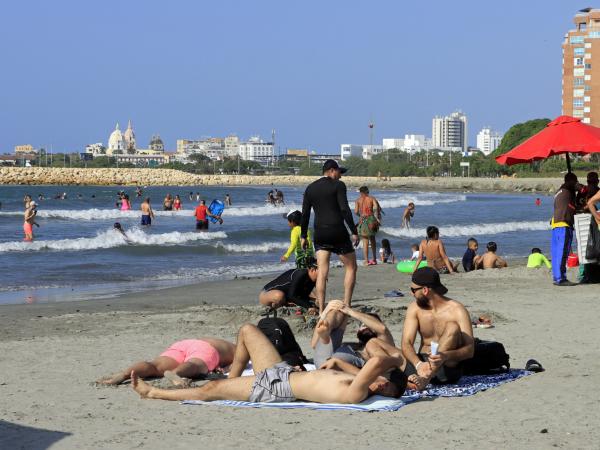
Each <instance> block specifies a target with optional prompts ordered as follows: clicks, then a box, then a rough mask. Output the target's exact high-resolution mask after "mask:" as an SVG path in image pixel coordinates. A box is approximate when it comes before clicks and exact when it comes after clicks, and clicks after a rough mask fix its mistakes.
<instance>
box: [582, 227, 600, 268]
mask: <svg viewBox="0 0 600 450" xmlns="http://www.w3.org/2000/svg"><path fill="white" fill-rule="evenodd" d="M585 259H590V260H593V259H600V229H599V228H598V223H597V222H596V219H594V217H593V216H592V220H591V221H590V233H589V234H588V241H587V245H586V247H585Z"/></svg>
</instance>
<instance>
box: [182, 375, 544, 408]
mask: <svg viewBox="0 0 600 450" xmlns="http://www.w3.org/2000/svg"><path fill="white" fill-rule="evenodd" d="M532 373H533V372H528V371H526V370H519V369H513V370H511V371H510V372H507V373H503V374H498V375H476V376H466V377H462V378H461V379H460V382H459V383H457V384H449V385H445V386H433V385H429V386H428V388H427V389H426V390H424V391H422V392H416V391H410V390H409V391H407V392H406V394H405V395H403V396H402V397H401V398H399V399H395V398H389V397H382V396H378V395H376V396H373V397H370V398H368V399H367V400H365V401H364V402H362V403H357V404H340V403H312V402H288V403H252V402H240V401H234V400H217V401H213V402H204V401H201V400H185V401H183V402H181V403H183V404H184V405H212V406H235V407H239V408H283V409H299V408H308V409H315V410H346V411H366V412H374V411H397V410H399V409H400V408H402V407H403V406H405V405H408V404H409V403H413V402H415V401H418V400H419V399H421V398H425V397H466V396H470V395H474V394H476V393H477V392H481V391H485V390H487V389H492V388H495V387H497V386H500V385H502V384H505V383H510V382H511V381H515V380H518V379H519V378H522V377H525V376H528V375H532Z"/></svg>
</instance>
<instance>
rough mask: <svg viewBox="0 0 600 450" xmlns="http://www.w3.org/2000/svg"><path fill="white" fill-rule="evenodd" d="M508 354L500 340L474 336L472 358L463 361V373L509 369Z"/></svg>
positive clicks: (472, 373) (477, 373) (474, 373)
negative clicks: (495, 340) (484, 339)
mask: <svg viewBox="0 0 600 450" xmlns="http://www.w3.org/2000/svg"><path fill="white" fill-rule="evenodd" d="M509 358H510V357H509V355H508V353H506V350H505V349H504V345H502V344H501V343H500V342H494V341H482V340H480V339H477V338H475V353H474V354H473V358H471V359H467V360H465V361H464V362H463V368H464V374H465V375H490V374H494V373H502V372H508V371H509V370H510V362H509Z"/></svg>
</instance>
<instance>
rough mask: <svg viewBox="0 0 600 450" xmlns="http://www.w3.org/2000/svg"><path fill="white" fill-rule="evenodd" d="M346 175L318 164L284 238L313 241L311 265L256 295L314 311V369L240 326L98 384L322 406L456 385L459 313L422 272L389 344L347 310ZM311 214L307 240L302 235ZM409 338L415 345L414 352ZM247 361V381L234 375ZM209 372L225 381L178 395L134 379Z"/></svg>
mask: <svg viewBox="0 0 600 450" xmlns="http://www.w3.org/2000/svg"><path fill="white" fill-rule="evenodd" d="M345 171H346V169H345V168H343V167H340V166H339V165H338V163H337V162H336V161H334V160H328V161H326V162H325V164H324V165H323V175H324V176H323V177H322V178H320V179H318V180H316V181H315V182H313V183H311V184H310V185H309V186H308V187H307V189H306V191H305V193H304V200H303V205H302V212H301V213H300V217H298V215H297V214H295V213H296V211H293V212H290V214H288V215H287V216H286V218H287V219H288V223H289V225H290V227H291V228H292V234H293V235H295V234H297V233H295V232H294V229H295V228H296V227H299V228H300V230H299V235H300V237H299V239H300V247H301V249H303V250H306V249H308V247H309V244H310V241H311V239H310V238H312V243H313V244H314V250H315V254H316V259H315V258H312V257H307V258H306V259H305V262H304V265H305V266H306V267H303V268H301V267H296V268H295V269H291V270H290V271H286V272H285V273H284V274H282V275H280V276H279V277H277V278H276V279H275V280H273V281H272V282H270V283H268V284H267V285H265V287H264V289H263V290H262V291H261V292H260V293H259V302H260V304H262V305H265V306H268V307H269V308H270V310H276V309H277V308H279V307H282V306H285V305H290V304H294V305H297V306H303V307H307V308H314V312H315V313H316V314H318V321H317V323H316V327H315V330H314V333H313V337H312V340H311V347H312V349H313V353H314V362H315V365H316V370H310V371H306V368H305V367H304V366H303V364H301V363H299V362H298V359H297V358H290V357H288V354H283V355H282V354H280V352H279V351H278V347H276V346H275V345H274V344H273V341H272V340H271V339H269V337H267V335H266V334H265V333H263V331H261V329H260V328H259V327H257V326H256V325H253V324H250V323H248V324H245V325H243V326H242V327H241V328H240V329H239V331H238V334H237V341H236V343H235V344H234V343H231V342H227V341H225V340H223V339H220V338H215V337H205V338H200V339H188V340H184V341H179V342H176V343H174V344H173V345H171V346H170V347H169V348H168V349H167V350H166V351H165V352H163V353H162V354H161V355H160V356H158V357H157V358H155V359H154V360H152V361H141V362H138V363H135V364H133V365H132V366H130V367H128V368H126V369H125V370H123V371H121V372H118V373H116V374H114V375H111V376H109V377H105V378H102V379H100V380H98V382H99V383H104V384H119V383H122V382H123V381H125V380H126V379H129V378H131V382H132V383H131V384H132V387H133V389H134V390H135V391H136V392H137V393H138V394H139V395H140V396H142V397H144V398H154V399H163V400H205V401H211V400H239V401H251V402H290V401H294V400H296V399H298V400H306V401H312V402H321V403H359V402H361V401H363V400H365V399H366V398H368V397H370V396H372V395H383V396H388V397H400V396H401V395H402V394H403V393H404V392H405V390H406V389H407V387H408V388H412V389H417V390H422V389H424V388H425V387H426V386H427V384H429V383H430V382H431V383H440V384H445V383H453V382H456V381H457V380H458V379H459V378H460V377H461V376H462V374H463V364H464V362H465V361H466V360H468V359H470V358H471V357H472V356H473V354H474V348H475V342H474V339H473V331H472V324H471V320H470V317H469V314H468V312H467V310H466V309H465V307H464V306H463V305H462V304H461V303H460V302H458V301H455V300H452V299H450V298H448V297H446V293H447V291H448V289H447V288H446V287H445V286H444V285H443V284H442V283H441V280H440V275H439V273H438V271H436V270H434V269H433V268H431V267H424V268H421V269H418V270H416V271H415V272H414V273H413V275H412V279H411V285H410V290H411V292H412V295H413V297H414V301H413V302H412V303H411V304H410V305H409V307H408V310H407V313H406V319H405V321H404V328H403V331H402V337H401V340H400V341H399V342H398V343H397V341H396V340H395V339H394V337H393V335H392V333H391V332H390V330H389V329H388V327H387V326H386V324H385V323H384V322H383V321H382V320H381V318H380V317H379V316H378V315H377V314H374V313H368V312H367V313H365V312H361V311H358V310H357V309H354V308H352V296H353V291H354V286H355V282H356V270H357V267H356V255H355V248H356V246H357V245H358V243H359V235H358V230H357V227H356V224H355V223H354V220H353V216H352V213H351V211H350V209H349V207H348V202H347V196H346V186H345V184H344V183H343V182H342V181H341V180H340V178H341V176H342V174H343V173H344V172H345ZM374 209H375V208H374V207H373V205H371V210H373V211H374ZM311 212H314V214H315V221H314V234H313V235H312V236H309V233H308V223H309V220H310V215H311ZM298 221H299V223H298ZM346 226H347V227H348V229H349V230H350V234H348V231H347V230H346ZM332 253H335V254H337V255H338V256H339V257H340V259H341V261H342V263H343V265H344V271H345V274H344V297H343V299H342V300H331V301H330V302H329V303H326V287H327V282H328V272H329V260H330V257H331V254H332ZM263 320H264V319H263ZM274 320H281V319H274ZM351 320H356V321H357V322H359V323H360V324H361V326H360V328H359V329H358V332H357V340H358V342H354V343H351V344H348V343H345V342H344V333H345V330H346V328H347V325H348V323H349V322H350V321H351ZM417 334H419V335H420V345H419V347H418V349H415V342H416V337H417ZM250 361H251V362H252V369H253V371H254V373H253V375H250V376H243V372H244V370H245V369H246V368H247V365H248V363H249V362H250ZM211 371H225V372H228V374H227V378H225V379H218V380H214V381H209V382H207V383H206V384H204V385H202V386H200V387H195V388H189V387H186V388H183V389H158V388H156V387H153V386H151V385H149V384H147V383H145V382H144V381H143V380H142V378H146V377H158V376H165V377H167V378H168V379H169V380H171V381H172V382H173V384H175V385H178V386H187V385H189V380H190V379H193V378H198V377H202V376H204V375H206V374H208V373H209V372H211Z"/></svg>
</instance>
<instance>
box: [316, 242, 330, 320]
mask: <svg viewBox="0 0 600 450" xmlns="http://www.w3.org/2000/svg"><path fill="white" fill-rule="evenodd" d="M330 258H331V252H328V251H327V250H319V251H317V266H318V267H319V272H318V274H317V284H316V286H315V291H316V294H317V306H318V307H319V314H321V313H322V312H323V308H324V307H325V294H326V290H327V277H328V276H329V259H330Z"/></svg>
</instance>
